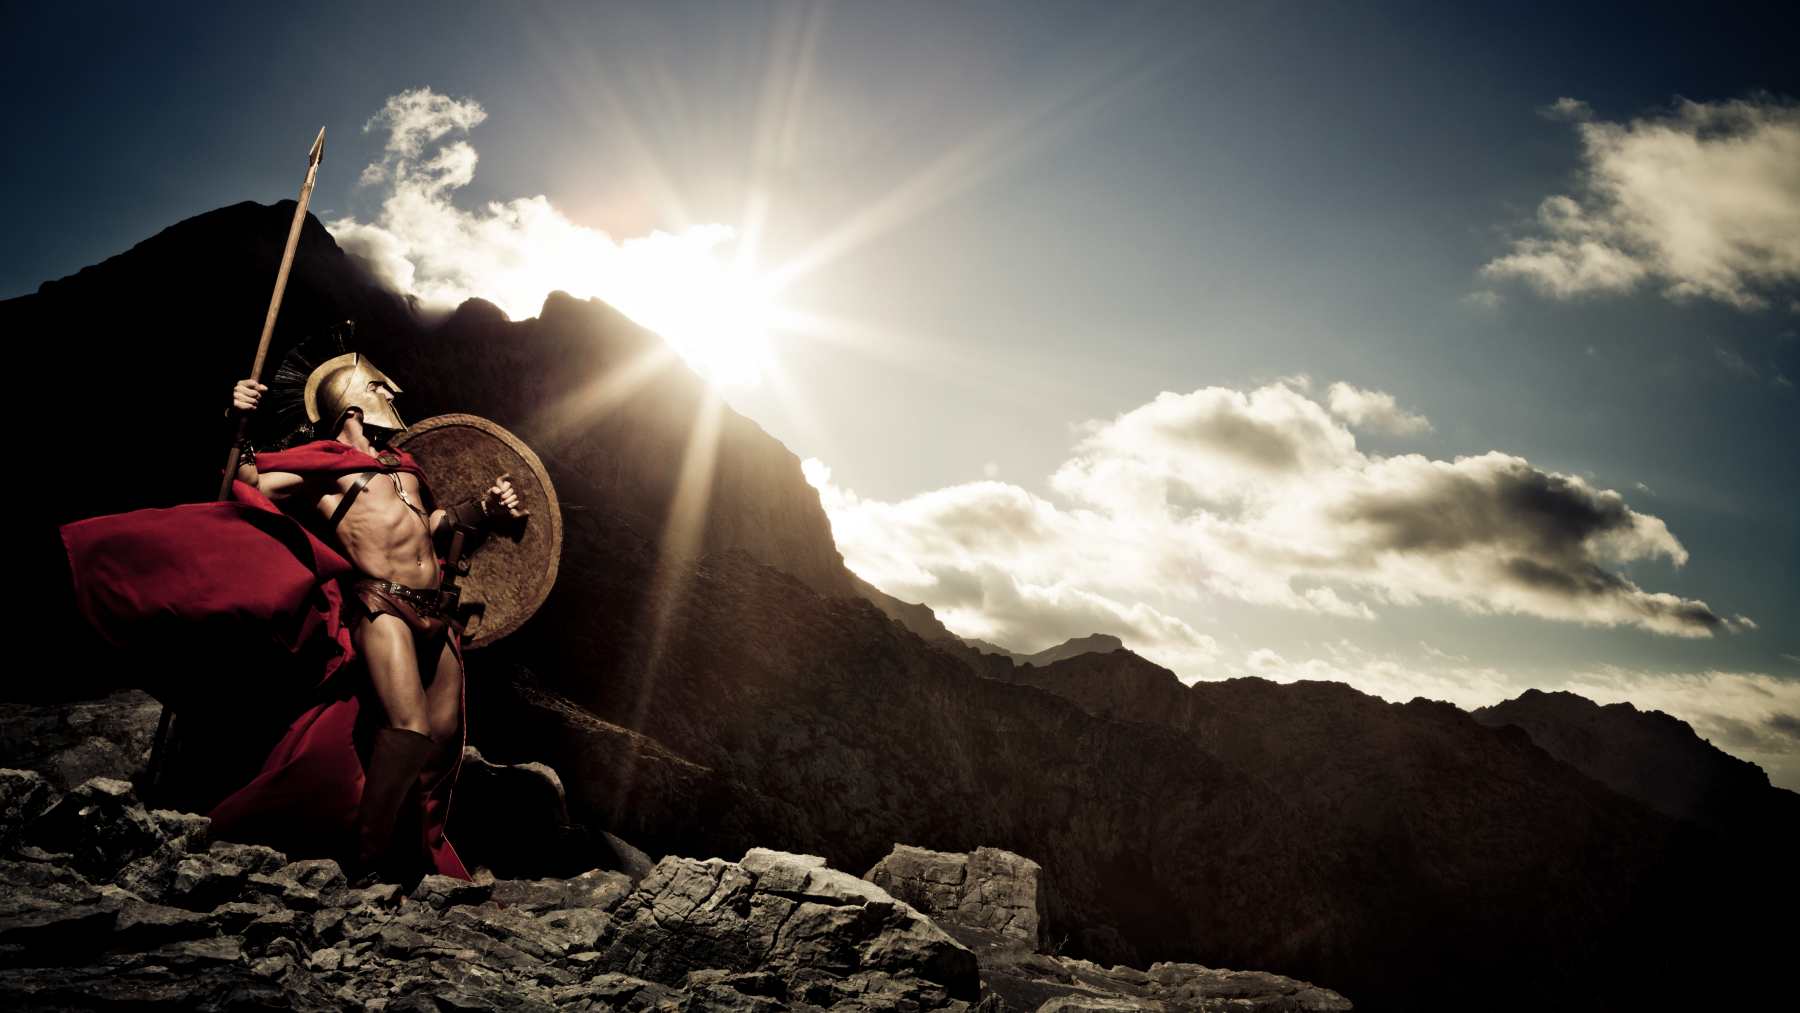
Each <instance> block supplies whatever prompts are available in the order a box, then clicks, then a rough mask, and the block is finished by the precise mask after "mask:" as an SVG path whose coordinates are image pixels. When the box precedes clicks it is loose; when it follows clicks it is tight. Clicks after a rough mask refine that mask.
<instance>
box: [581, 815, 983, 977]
mask: <svg viewBox="0 0 1800 1013" xmlns="http://www.w3.org/2000/svg"><path fill="white" fill-rule="evenodd" d="M597 949H599V950H600V952H601V953H602V954H603V958H602V963H603V964H604V965H605V966H606V967H607V968H608V969H610V970H614V971H619V972H622V973H626V974H630V975H633V976H637V977H645V978H649V979H650V980H653V981H658V982H662V983H664V984H669V985H674V984H679V983H681V982H683V981H685V980H686V978H687V975H688V974H689V973H690V972H693V971H697V970H710V969H721V970H726V971H757V970H765V971H769V972H771V973H773V974H776V975H779V976H780V977H781V978H782V979H783V980H784V981H786V982H787V983H788V989H789V992H790V994H796V995H798V994H802V993H805V992H807V989H808V988H809V987H811V989H812V992H813V993H815V994H818V995H821V996H825V997H827V998H834V999H835V998H848V997H850V996H852V995H855V994H859V993H861V992H874V993H877V994H885V995H887V996H889V997H891V998H894V999H896V1000H898V999H901V998H906V999H910V1000H912V1001H918V1000H920V999H926V1000H929V999H930V998H931V997H933V996H934V995H936V996H939V997H942V996H949V997H954V998H958V999H964V1000H972V999H974V998H975V997H976V994H977V992H978V991H979V983H978V980H977V969H976V963H975V956H974V954H972V953H970V952H969V951H968V950H966V949H964V948H963V947H962V946H961V945H959V944H958V943H957V942H956V941H955V940H953V939H951V938H950V937H949V936H947V935H945V934H944V932H943V931H942V930H941V929H939V928H937V926H935V925H932V924H931V922H930V921H928V920H927V919H925V918H924V917H923V916H921V915H920V914H919V913H918V912H917V911H915V910H913V909H912V908H911V907H909V906H907V905H906V904H904V903H901V902H900V901H897V900H895V899H894V898H893V897H891V896H889V895H888V894H887V893H886V892H884V891H883V890H881V889H880V888H879V887H877V886H875V885H874V884H872V883H869V882H866V881H864V880H861V879H857V878H856V877H854V876H851V875H849V874H847V873H844V872H840V871H838V870H835V869H830V868H827V867H826V866H825V864H824V861H823V859H819V858H816V857H813V856H809V855H791V854H785V853H782V852H775V851H768V850H765V849H761V848H757V849H753V850H752V851H751V852H750V853H748V854H746V855H745V856H744V861H743V862H742V863H738V864H733V863H730V862H724V861H721V860H719V859H711V860H709V861H705V862H702V861H697V860H695V859H688V858H676V857H670V858H665V859H663V860H662V861H661V862H659V863H657V865H656V867H655V869H653V870H652V871H651V874H650V875H649V876H647V877H646V878H645V879H644V881H643V882H642V883H640V884H638V886H637V889H636V890H634V891H633V892H632V893H631V895H630V896H628V897H626V898H625V899H624V900H623V901H622V902H621V903H620V904H619V906H618V907H617V908H616V909H614V912H613V919H612V922H611V924H609V925H608V926H607V928H606V931H605V933H604V934H603V935H602V937H601V939H600V942H599V945H598V947H597ZM808 1001H813V1000H808Z"/></svg>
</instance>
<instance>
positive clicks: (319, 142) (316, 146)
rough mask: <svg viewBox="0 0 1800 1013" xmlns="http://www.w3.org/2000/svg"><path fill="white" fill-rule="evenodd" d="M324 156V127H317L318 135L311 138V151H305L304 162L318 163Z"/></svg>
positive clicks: (309, 163)
mask: <svg viewBox="0 0 1800 1013" xmlns="http://www.w3.org/2000/svg"><path fill="white" fill-rule="evenodd" d="M324 157H325V128H324V127H320V128H319V136H318V137H317V138H315V139H314V140H313V146H312V151H310V152H308V153H307V156H306V164H307V165H318V164H319V162H320V160H322V159H323V158H324Z"/></svg>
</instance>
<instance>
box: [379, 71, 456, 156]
mask: <svg viewBox="0 0 1800 1013" xmlns="http://www.w3.org/2000/svg"><path fill="white" fill-rule="evenodd" d="M485 119H487V110H485V109H483V108H481V103H479V102H476V101H474V100H473V99H453V98H451V97H450V96H448V95H439V94H437V93H436V92H434V91H432V90H431V89H429V88H414V89H413V90H411V91H403V92H401V93H400V94H398V95H391V96H389V97H388V100H387V103H386V104H385V105H383V106H382V107H381V111H380V112H378V113H376V114H375V115H374V116H371V117H370V118H369V122H367V123H365V124H363V133H369V132H370V131H373V130H377V129H380V130H385V131H387V135H388V140H387V145H386V151H387V152H388V154H390V155H394V156H397V157H399V158H417V157H418V155H419V153H420V152H421V151H423V150H424V148H425V146H426V145H427V144H432V143H435V142H436V141H438V140H439V139H441V138H442V137H444V135H446V134H449V133H451V132H453V131H454V132H456V133H462V134H466V133H468V132H469V131H470V130H473V129H474V128H475V127H476V126H478V125H480V123H481V121H483V120H485Z"/></svg>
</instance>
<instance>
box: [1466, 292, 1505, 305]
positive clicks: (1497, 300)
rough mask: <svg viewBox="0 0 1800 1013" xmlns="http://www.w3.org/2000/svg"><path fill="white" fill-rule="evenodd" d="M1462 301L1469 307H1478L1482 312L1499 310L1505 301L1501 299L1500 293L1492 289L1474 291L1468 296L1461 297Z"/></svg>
mask: <svg viewBox="0 0 1800 1013" xmlns="http://www.w3.org/2000/svg"><path fill="white" fill-rule="evenodd" d="M1462 301H1463V302H1466V303H1468V304H1469V305H1470V306H1478V307H1480V308H1481V309H1484V310H1495V309H1499V308H1500V304H1501V303H1502V302H1504V301H1505V300H1504V299H1502V298H1501V296H1500V293H1498V292H1496V291H1494V290H1493V289H1491V288H1482V289H1476V290H1475V291H1473V292H1470V293H1469V294H1468V295H1465V296H1463V297H1462Z"/></svg>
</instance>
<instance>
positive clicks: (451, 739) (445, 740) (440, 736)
mask: <svg viewBox="0 0 1800 1013" xmlns="http://www.w3.org/2000/svg"><path fill="white" fill-rule="evenodd" d="M425 734H427V735H429V736H431V740H432V741H433V742H436V743H437V744H438V745H440V746H448V745H453V744H455V743H458V742H460V741H461V740H462V715H460V714H449V715H443V714H436V715H433V716H432V718H431V721H430V722H429V727H428V728H427V729H426V731H425Z"/></svg>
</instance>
